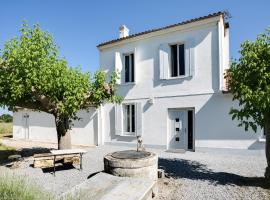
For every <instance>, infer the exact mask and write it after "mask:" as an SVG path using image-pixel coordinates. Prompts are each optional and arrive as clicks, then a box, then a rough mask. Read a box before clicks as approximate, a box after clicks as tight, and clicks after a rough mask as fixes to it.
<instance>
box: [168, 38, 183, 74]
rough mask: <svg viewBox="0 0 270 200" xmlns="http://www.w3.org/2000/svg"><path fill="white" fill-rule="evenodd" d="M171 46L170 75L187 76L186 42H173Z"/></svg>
mask: <svg viewBox="0 0 270 200" xmlns="http://www.w3.org/2000/svg"><path fill="white" fill-rule="evenodd" d="M170 47H171V67H170V77H171V78H177V77H184V76H186V64H185V43H176V44H171V45H170ZM180 57H181V58H180Z"/></svg>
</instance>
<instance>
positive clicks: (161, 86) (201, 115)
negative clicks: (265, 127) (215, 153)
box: [99, 16, 261, 150]
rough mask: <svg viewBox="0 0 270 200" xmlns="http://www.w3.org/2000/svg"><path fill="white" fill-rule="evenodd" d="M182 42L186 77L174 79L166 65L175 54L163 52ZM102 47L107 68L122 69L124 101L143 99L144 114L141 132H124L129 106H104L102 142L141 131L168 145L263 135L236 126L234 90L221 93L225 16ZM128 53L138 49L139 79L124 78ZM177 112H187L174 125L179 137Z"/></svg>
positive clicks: (150, 142) (149, 140)
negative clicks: (173, 119) (174, 118)
mask: <svg viewBox="0 0 270 200" xmlns="http://www.w3.org/2000/svg"><path fill="white" fill-rule="evenodd" d="M179 43H180V44H182V43H183V44H185V69H186V72H187V73H186V75H185V76H184V77H176V78H175V77H173V78H170V77H169V73H170V71H168V69H167V68H169V65H170V63H169V62H170V59H169V60H168V59H167V58H166V59H167V60H166V59H164V56H165V57H166V56H167V57H168V58H169V57H170V56H171V55H170V51H166V46H169V45H171V44H179ZM164 46H165V47H164ZM99 49H100V66H101V67H102V69H104V70H106V71H107V72H108V73H111V72H113V71H114V70H117V71H120V72H121V80H120V82H119V89H118V93H119V95H121V96H123V97H124V101H123V104H126V103H135V104H138V103H139V105H140V106H139V107H140V108H139V109H141V111H138V110H137V109H138V108H137V109H136V111H137V113H136V114H137V115H141V116H140V117H139V118H140V119H139V120H140V121H139V124H140V125H139V127H137V126H138V125H137V124H136V128H138V129H140V131H139V132H136V133H135V134H134V135H133V136H128V135H126V134H125V131H123V132H122V133H118V130H117V129H119V127H120V129H121V128H122V129H124V125H123V123H125V122H122V123H120V124H119V121H121V120H122V121H123V115H124V111H123V110H122V113H121V109H118V107H119V106H114V105H112V104H106V105H104V106H103V108H102V113H103V114H102V121H103V122H102V128H103V129H102V131H101V132H102V135H103V143H114V144H119V145H120V144H125V145H126V144H135V143H136V135H141V136H142V138H143V142H144V144H145V145H146V146H154V147H155V146H156V147H162V148H166V149H171V148H173V149H175V148H176V149H177V148H184V149H191V150H195V149H196V147H217V148H248V147H249V146H250V145H252V144H253V143H254V142H256V140H257V138H259V137H260V136H261V134H260V130H259V131H258V134H255V133H253V132H251V131H250V132H245V131H244V129H243V128H241V127H240V128H239V127H237V122H236V121H232V119H231V116H230V115H229V114H228V113H229V110H230V108H231V107H232V106H236V104H235V103H234V102H232V96H231V95H230V94H223V93H222V89H223V88H224V78H223V77H224V72H225V69H227V68H228V67H229V29H228V28H227V29H225V28H224V21H223V17H222V16H215V17H212V18H208V19H204V20H199V21H196V22H193V23H188V24H185V25H180V26H176V27H172V28H167V29H162V30H159V31H155V32H150V33H147V34H143V35H139V36H136V37H131V38H130V39H127V40H120V41H118V42H113V43H109V44H105V45H103V46H100V47H99ZM129 53H133V54H134V66H135V81H134V83H125V80H124V77H125V67H124V65H125V61H124V55H126V54H129ZM161 57H162V58H161ZM166 62H167V63H166ZM164 63H165V64H164ZM161 65H163V67H162V66H161ZM164 65H168V66H167V68H166V66H165V69H164ZM120 107H121V106H120ZM188 110H191V113H192V115H193V120H192V124H193V127H192V128H191V129H193V130H192V132H193V133H192V134H193V137H191V138H190V139H191V140H192V143H193V145H191V146H190V147H188V136H187V134H188V133H187V132H188V131H187V130H186V129H187V128H188V125H187V122H186V121H187V114H186V113H187V112H188ZM173 111H178V112H179V116H180V117H181V113H182V114H183V117H182V121H181V118H180V121H181V125H179V123H176V125H175V127H176V128H177V127H179V126H180V127H181V128H180V132H181V131H183V132H182V133H180V139H179V137H178V139H176V138H174V137H172V134H174V133H172V128H171V126H172V125H171V119H170V116H171V114H170V113H172V112H173ZM182 111H184V112H182ZM119 113H120V114H119ZM119 117H120V118H121V117H122V118H121V120H119ZM177 120H179V117H178V118H177ZM136 122H137V123H138V120H137V118H136ZM181 129H183V130H181ZM178 130H179V128H178ZM136 131H137V130H136ZM181 134H182V136H181ZM181 137H182V138H181ZM175 140H179V141H176V142H179V146H178V147H177V144H176V145H175ZM183 140H184V142H183Z"/></svg>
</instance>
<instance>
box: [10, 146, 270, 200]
mask: <svg viewBox="0 0 270 200" xmlns="http://www.w3.org/2000/svg"><path fill="white" fill-rule="evenodd" d="M124 149H128V148H127V147H119V146H109V145H105V146H101V147H97V148H90V149H88V153H87V154H85V155H84V157H83V171H79V170H78V169H76V168H72V169H70V168H69V169H63V168H62V169H61V168H60V169H59V170H58V171H57V172H56V177H54V176H53V175H52V174H51V172H50V171H43V170H41V169H35V168H33V167H31V164H32V163H33V161H32V158H31V157H30V158H29V159H25V160H24V161H23V162H22V163H21V164H20V166H19V167H18V168H16V169H13V171H14V173H16V174H20V175H23V176H26V177H29V179H30V180H31V181H33V182H35V183H36V184H38V185H40V186H41V187H42V188H44V189H45V190H48V191H50V192H51V193H52V194H55V196H59V195H60V194H61V193H63V192H66V191H67V190H69V189H70V188H72V187H73V186H75V185H77V184H79V183H81V182H82V181H84V180H86V179H87V178H88V177H90V176H91V175H93V174H94V173H96V172H99V171H102V170H103V156H104V155H105V154H107V153H109V152H112V151H116V150H124ZM148 150H151V151H154V152H156V153H157V154H158V155H159V158H160V159H159V168H162V169H164V170H165V173H166V178H165V179H163V180H160V181H159V186H160V187H159V190H160V194H159V196H160V199H168V200H170V199H171V200H173V199H196V200H199V199H256V200H257V199H270V193H269V190H268V189H267V188H269V187H268V186H269V185H267V184H266V183H265V182H264V179H263V178H262V177H263V173H264V168H265V166H266V160H265V155H264V151H263V150H232V149H197V150H196V152H186V153H169V152H164V151H163V150H160V149H148Z"/></svg>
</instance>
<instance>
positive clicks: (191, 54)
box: [185, 38, 195, 76]
mask: <svg viewBox="0 0 270 200" xmlns="http://www.w3.org/2000/svg"><path fill="white" fill-rule="evenodd" d="M185 54H186V55H185V60H186V62H185V64H186V69H187V70H186V71H187V72H188V74H187V75H189V76H195V40H194V39H193V38H191V39H189V40H188V41H187V43H186V50H185Z"/></svg>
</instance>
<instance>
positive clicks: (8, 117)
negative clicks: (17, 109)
mask: <svg viewBox="0 0 270 200" xmlns="http://www.w3.org/2000/svg"><path fill="white" fill-rule="evenodd" d="M12 120H13V117H12V116H11V115H10V114H3V115H1V116H0V121H3V122H6V123H9V122H12Z"/></svg>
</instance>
